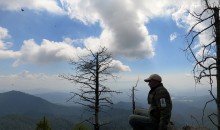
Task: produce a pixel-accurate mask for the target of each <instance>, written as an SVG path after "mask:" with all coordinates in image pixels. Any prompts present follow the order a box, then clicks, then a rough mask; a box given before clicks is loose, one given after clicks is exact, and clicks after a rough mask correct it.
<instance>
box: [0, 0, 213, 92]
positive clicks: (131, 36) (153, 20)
mask: <svg viewBox="0 0 220 130" xmlns="http://www.w3.org/2000/svg"><path fill="white" fill-rule="evenodd" d="M200 2H201V1H200V0H194V1H193V2H192V1H191V0H185V1H181V0H178V1H175V0H158V1H154V0H138V2H133V1H132V0H121V1H118V0H107V1H105V2H103V1H102V0H81V1H80V0H74V1H68V0H38V1H35V0H23V1H22V2H20V1H16V0H8V1H4V0H0V7H1V8H0V19H1V20H0V64H1V67H0V72H1V73H0V80H1V88H0V91H8V90H12V89H15V90H20V91H26V92H31V93H40V92H51V91H60V92H63V91H64V92H69V91H71V90H72V89H73V84H71V83H69V82H67V81H64V80H61V79H59V78H58V75H59V74H65V73H72V70H71V66H70V65H69V64H68V63H67V61H68V59H69V58H73V59H76V57H77V56H76V55H79V56H83V55H85V54H87V52H86V49H85V47H87V48H90V49H92V50H93V51H96V50H97V48H98V47H99V46H100V45H101V46H105V47H107V48H108V50H110V51H111V52H112V53H113V54H114V61H115V62H114V65H115V69H116V70H117V72H118V75H119V76H120V77H121V78H119V79H117V81H109V83H107V85H110V84H111V85H112V84H113V86H114V87H113V89H114V88H115V89H118V90H122V91H129V89H130V87H131V86H132V84H135V82H136V80H137V77H139V78H140V84H139V86H140V89H142V88H143V89H145V90H146V91H148V90H149V88H148V87H146V86H147V84H146V83H144V82H143V79H144V78H146V77H147V76H149V75H150V74H152V73H158V74H160V75H161V76H162V78H163V82H164V84H165V86H166V87H167V88H168V89H169V90H170V91H171V94H172V95H184V94H186V93H188V92H189V91H191V90H192V91H191V93H190V94H192V95H195V94H204V93H205V92H207V89H209V87H207V85H202V86H201V87H197V88H196V90H195V88H194V86H195V84H194V80H193V75H192V73H191V70H192V62H189V60H187V57H186V54H185V52H184V51H183V49H184V48H185V46H186V39H185V35H186V33H187V30H188V29H189V26H190V25H191V24H192V21H193V19H192V18H191V17H190V16H189V15H187V14H186V13H185V12H186V10H191V11H194V10H197V11H199V9H201V7H200V6H201V3H200ZM192 3H193V4H192ZM202 88H205V92H204V91H203V89H202ZM200 89H202V91H203V93H202V92H201V93H200ZM145 90H144V91H145ZM207 93H208V92H207ZM140 94H141V93H140ZM142 94H143V93H142Z"/></svg>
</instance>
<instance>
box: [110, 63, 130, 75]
mask: <svg viewBox="0 0 220 130" xmlns="http://www.w3.org/2000/svg"><path fill="white" fill-rule="evenodd" d="M110 67H111V72H115V73H118V72H120V71H124V72H125V71H131V69H130V67H129V66H127V65H124V64H122V63H121V61H119V60H112V62H111V65H110Z"/></svg>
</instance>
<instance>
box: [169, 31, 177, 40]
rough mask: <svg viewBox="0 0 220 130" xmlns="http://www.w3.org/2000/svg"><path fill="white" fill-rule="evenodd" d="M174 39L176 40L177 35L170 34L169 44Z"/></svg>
mask: <svg viewBox="0 0 220 130" xmlns="http://www.w3.org/2000/svg"><path fill="white" fill-rule="evenodd" d="M176 38H177V33H176V32H174V33H172V34H170V41H171V42H172V41H174V40H175V39H176Z"/></svg>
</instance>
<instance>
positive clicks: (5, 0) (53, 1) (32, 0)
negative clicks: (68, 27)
mask: <svg viewBox="0 0 220 130" xmlns="http://www.w3.org/2000/svg"><path fill="white" fill-rule="evenodd" d="M0 7H1V9H4V10H10V11H20V10H21V9H29V10H36V11H48V12H51V13H55V14H64V11H63V9H62V8H61V7H59V6H58V1H57V0H22V1H20V0H19V1H18V0H1V1H0Z"/></svg>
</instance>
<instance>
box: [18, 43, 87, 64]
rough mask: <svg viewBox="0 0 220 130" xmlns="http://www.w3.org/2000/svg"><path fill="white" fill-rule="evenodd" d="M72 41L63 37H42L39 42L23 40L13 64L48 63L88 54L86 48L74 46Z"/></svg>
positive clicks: (73, 58) (74, 58) (75, 58)
mask: <svg viewBox="0 0 220 130" xmlns="http://www.w3.org/2000/svg"><path fill="white" fill-rule="evenodd" d="M72 42H73V41H72V40H70V39H64V41H63V42H55V41H49V40H47V39H43V41H42V42H41V43H40V44H39V43H36V42H35V41H34V39H29V40H25V41H24V44H23V45H22V47H21V50H20V56H19V57H18V58H17V60H16V61H15V63H14V66H18V65H20V64H26V63H32V64H48V63H54V62H60V61H63V60H70V59H72V60H77V59H78V56H82V55H86V54H88V52H87V50H86V49H82V48H80V47H75V46H74V44H72Z"/></svg>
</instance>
